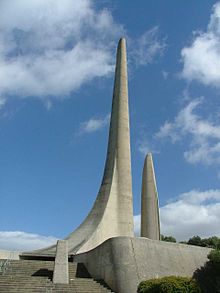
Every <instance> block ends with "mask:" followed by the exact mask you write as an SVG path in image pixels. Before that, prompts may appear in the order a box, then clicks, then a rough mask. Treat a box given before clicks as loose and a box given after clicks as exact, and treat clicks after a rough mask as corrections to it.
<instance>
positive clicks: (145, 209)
mask: <svg viewBox="0 0 220 293" xmlns="http://www.w3.org/2000/svg"><path fill="white" fill-rule="evenodd" d="M141 237H147V238H149V239H153V240H160V217H159V202H158V193H157V185H156V178H155V173H154V164H153V158H152V154H151V153H149V154H147V156H146V158H145V161H144V169H143V175H142V192H141Z"/></svg>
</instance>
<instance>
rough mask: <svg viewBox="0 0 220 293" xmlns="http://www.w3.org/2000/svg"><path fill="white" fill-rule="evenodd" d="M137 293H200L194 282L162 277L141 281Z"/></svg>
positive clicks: (188, 279)
mask: <svg viewBox="0 0 220 293" xmlns="http://www.w3.org/2000/svg"><path fill="white" fill-rule="evenodd" d="M137 292H138V293H200V292H201V291H200V289H199V287H198V285H197V283H196V281H195V280H194V279H192V278H185V277H175V276H170V277H163V278H160V279H151V280H147V281H143V282H141V283H140V284H139V286H138V291H137Z"/></svg>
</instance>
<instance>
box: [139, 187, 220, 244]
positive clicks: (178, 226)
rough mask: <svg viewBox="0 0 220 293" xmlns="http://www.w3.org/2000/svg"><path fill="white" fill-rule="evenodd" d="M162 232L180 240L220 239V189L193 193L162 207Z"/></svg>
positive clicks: (185, 194) (193, 191)
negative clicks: (195, 238) (193, 238)
mask: <svg viewBox="0 0 220 293" xmlns="http://www.w3.org/2000/svg"><path fill="white" fill-rule="evenodd" d="M160 220H161V233H162V234H164V235H172V236H174V237H175V238H176V239H177V240H178V241H182V240H188V239H189V238H190V237H192V236H194V235H199V236H201V237H204V238H205V237H210V236H214V235H216V236H220V225H219V223H220V190H219V189H217V190H207V191H199V190H191V191H190V192H187V193H183V194H181V195H180V196H178V198H177V199H176V200H174V201H172V202H169V203H168V204H166V205H165V206H163V207H161V208H160ZM134 223H135V233H136V234H137V235H138V234H139V231H140V215H137V216H135V217H134Z"/></svg>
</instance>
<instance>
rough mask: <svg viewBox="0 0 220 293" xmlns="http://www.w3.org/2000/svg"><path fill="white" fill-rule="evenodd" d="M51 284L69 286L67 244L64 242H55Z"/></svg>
mask: <svg viewBox="0 0 220 293" xmlns="http://www.w3.org/2000/svg"><path fill="white" fill-rule="evenodd" d="M53 283H54V284H69V264H68V242H67V241H66V240H58V241H57V249H56V258H55V264H54V272H53Z"/></svg>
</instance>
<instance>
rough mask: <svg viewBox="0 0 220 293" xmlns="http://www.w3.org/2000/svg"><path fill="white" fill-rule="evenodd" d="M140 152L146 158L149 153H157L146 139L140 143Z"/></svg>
mask: <svg viewBox="0 0 220 293" xmlns="http://www.w3.org/2000/svg"><path fill="white" fill-rule="evenodd" d="M138 150H139V152H140V153H141V154H143V155H144V156H146V155H147V154H148V153H153V152H155V151H154V150H153V148H152V146H151V145H150V143H149V142H148V141H147V140H146V139H143V140H142V141H140V142H139V145H138Z"/></svg>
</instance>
